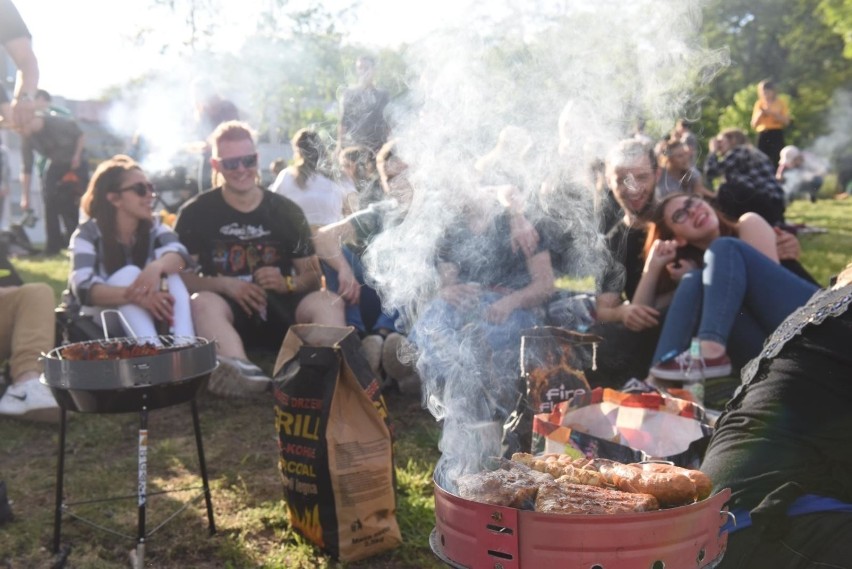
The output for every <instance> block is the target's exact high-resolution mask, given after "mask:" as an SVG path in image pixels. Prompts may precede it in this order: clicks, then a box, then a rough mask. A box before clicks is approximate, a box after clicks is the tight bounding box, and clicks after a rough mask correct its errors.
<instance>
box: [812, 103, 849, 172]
mask: <svg viewBox="0 0 852 569" xmlns="http://www.w3.org/2000/svg"><path fill="white" fill-rule="evenodd" d="M826 124H828V125H829V129H830V131H829V133H828V134H825V135H823V136H820V137H818V138H817V139H816V140H815V141H814V142H813V144H812V145H811V147H810V150H811V152H813V153H814V154H816V155H817V156H820V157H822V158H825V159H827V160H833V159H841V158H846V159H848V157H849V155H850V154H852V150H850V146H852V93H850V92H849V91H846V90H839V91H837V92H835V93H834V96H833V97H832V101H831V110H830V111H829V113H828V118H827V120H826Z"/></svg>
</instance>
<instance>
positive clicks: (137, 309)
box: [82, 265, 195, 338]
mask: <svg viewBox="0 0 852 569" xmlns="http://www.w3.org/2000/svg"><path fill="white" fill-rule="evenodd" d="M141 272H142V270H141V269H140V268H139V267H137V266H136V265H127V266H126V267H122V268H121V269H119V270H117V271H116V272H114V273H113V274H112V275H110V276H109V278H108V279H107V281H106V284H108V285H112V286H130V285H131V284H132V283H133V281H135V280H136V277H138V276H139V273H141ZM168 281H169V292H170V293H171V295H172V296H173V297H174V299H175V305H174V326H173V327H172V333H173V334H174V335H175V336H195V328H194V327H193V325H192V313H191V312H190V308H189V291H188V290H186V286H185V285H184V284H183V279H181V278H180V277H179V276H178V275H169V276H168ZM116 308H117V309H118V312H119V313H120V314H121V316H123V317H124V320H125V321H126V322H127V326H124V323H122V328H125V330H124V334H125V335H129V336H133V335H135V336H138V337H140V338H141V337H148V336H156V335H157V330H156V328H155V327H154V317H153V316H152V315H151V313H150V312H148V311H147V310H145V309H144V308H142V307H141V306H139V305H137V304H123V305H121V306H118V307H116ZM104 310H106V307H103V306H85V307H83V310H82V313H83V314H86V315H90V316H92V317H93V318H95V320H96V321H97V322H98V323H99V324H100V323H101V312H103V311H104ZM115 320H118V318H111V317H110V316H109V315H106V322H107V326H108V328H109V329H110V330H115V323H114V321H115ZM127 327H129V328H130V329H129V330H127V329H126V328H127Z"/></svg>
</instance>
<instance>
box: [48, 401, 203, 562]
mask: <svg viewBox="0 0 852 569" xmlns="http://www.w3.org/2000/svg"><path fill="white" fill-rule="evenodd" d="M189 404H190V409H191V411H192V426H193V429H194V431H195V445H196V449H197V451H198V464H199V470H200V471H201V484H202V493H203V495H204V502H205V505H206V507H207V524H208V531H209V533H210V535H211V536H212V535H213V534H215V533H216V524H215V522H214V520H213V501H212V499H211V497H210V484H209V482H208V478H207V464H206V462H205V460H204V445H203V443H202V439H201V422H200V421H199V419H198V406H197V405H196V403H195V398H194V397H193V398H192V399H190V402H189ZM66 413H67V411H66V410H65V408H64V407H62V406H60V424H59V459H58V461H57V467H56V509H55V513H54V520H53V552H54V553H59V546H60V541H61V535H62V513H63V512H67V511H68V507H69V506H71V505H72V504H64V503H63V501H62V493H63V482H64V479H65V434H66ZM138 460H139V462H138V472H137V475H138V486H137V488H138V489H137V494H136V496H122V497H117V498H106V499H104V500H100V501H107V500H121V499H125V498H136V499H137V507H138V515H137V519H138V522H137V533H136V549H135V550H133V551H131V554H130V557H131V562H132V564H133V567H134V568H138V569H141V568H142V567H144V566H145V542H146V540H147V538H148V536H149V535H151V534H153V533H154V532H155V531H157V530H159V529H160V528H161V527H163V525H165V524H166V523H167V522H168V521H169V520H171V519H172V518H174V516H176V515H177V514H178V513H180V512H181V511H183V510H184V509H185V508H186V507H187V506H188V505H189V503H186V504H185V505H184V506H183V508H181V509H179V510H178V511H177V512H174V513H173V514H172V515H171V516H169V518H167V519H166V520H165V521H164V522H162V523H161V524H160V525H159V526H157V527H156V528H154V529H153V530H152V531H151V532H150V533H148V532H147V530H146V527H145V514H146V507H147V502H148V488H147V486H148V484H147V482H148V407H147V406H146V405H143V406H142V408H141V410H140V411H139V444H138ZM174 491H176V490H174ZM162 493H167V492H162ZM81 503H82V502H81ZM69 513H70V512H69ZM72 516H73V514H72ZM73 517H75V518H76V519H78V520H80V521H82V522H84V523H87V524H89V525H91V526H93V527H96V528H98V529H102V530H105V531H107V532H110V533H114V534H117V535H122V534H120V533H119V532H116V531H113V530H110V529H108V528H104V527H101V526H99V525H97V524H95V523H93V522H91V521H89V520H86V519H84V518H82V517H79V516H73Z"/></svg>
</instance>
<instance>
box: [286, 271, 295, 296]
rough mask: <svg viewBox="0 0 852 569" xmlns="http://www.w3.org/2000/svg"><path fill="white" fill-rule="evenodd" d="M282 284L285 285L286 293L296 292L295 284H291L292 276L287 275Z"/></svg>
mask: <svg viewBox="0 0 852 569" xmlns="http://www.w3.org/2000/svg"><path fill="white" fill-rule="evenodd" d="M284 282H285V283H286V284H287V292H288V293H294V292H296V283H295V282H293V276H292V275H287V277H286V278H285V279H284Z"/></svg>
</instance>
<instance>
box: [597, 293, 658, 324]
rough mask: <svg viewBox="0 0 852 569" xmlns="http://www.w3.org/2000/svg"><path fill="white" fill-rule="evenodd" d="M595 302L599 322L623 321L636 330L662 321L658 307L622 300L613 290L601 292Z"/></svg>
mask: <svg viewBox="0 0 852 569" xmlns="http://www.w3.org/2000/svg"><path fill="white" fill-rule="evenodd" d="M595 304H596V312H597V319H598V321H599V322H621V323H622V324H624V326H625V327H627V329H629V330H632V331H634V332H639V331H642V330H645V329H646V328H652V327H654V326H656V325H657V324H659V323H660V320H659V318H660V312H659V311H658V310H657V309H656V308H652V307H650V306H644V305H641V304H631V303H629V302H621V298H620V297H619V295H617V294H615V293H612V292H605V293H601V294H599V295H598V297H597V299H596V303H595Z"/></svg>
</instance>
